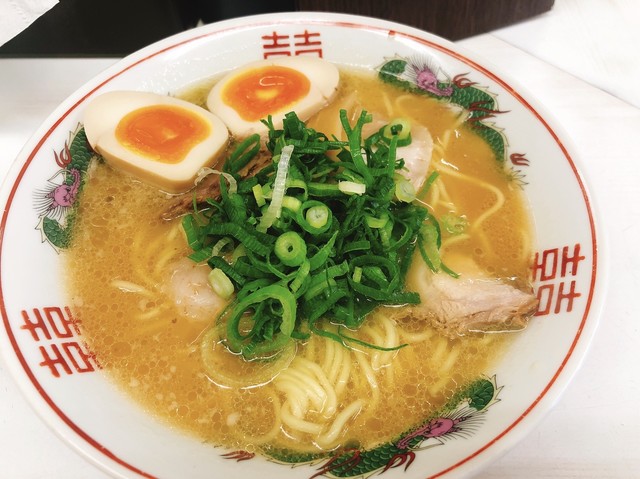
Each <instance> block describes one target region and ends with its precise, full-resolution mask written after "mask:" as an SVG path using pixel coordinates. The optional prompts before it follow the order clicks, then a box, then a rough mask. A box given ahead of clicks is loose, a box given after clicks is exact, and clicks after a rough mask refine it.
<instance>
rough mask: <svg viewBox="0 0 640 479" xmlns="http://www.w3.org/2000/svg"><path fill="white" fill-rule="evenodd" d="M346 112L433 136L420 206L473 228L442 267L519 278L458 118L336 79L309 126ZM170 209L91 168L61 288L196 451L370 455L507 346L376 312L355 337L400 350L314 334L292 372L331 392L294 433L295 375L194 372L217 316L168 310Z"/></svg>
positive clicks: (478, 156) (239, 365) (505, 206)
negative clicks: (355, 451)
mask: <svg viewBox="0 0 640 479" xmlns="http://www.w3.org/2000/svg"><path fill="white" fill-rule="evenodd" d="M203 91H208V88H202V89H196V90H193V91H192V92H191V93H190V94H187V95H186V97H188V99H190V101H194V102H196V103H198V102H201V99H202V92H203ZM345 107H346V108H348V109H349V111H350V112H351V113H354V112H357V111H359V109H360V108H365V109H366V110H367V111H370V112H373V113H374V116H375V115H376V114H379V115H382V116H384V117H387V118H394V117H399V116H403V117H409V118H411V119H412V120H413V121H415V122H418V123H420V124H423V125H424V126H426V127H427V128H428V129H429V131H430V132H431V135H432V136H433V138H434V141H435V142H436V145H439V146H437V147H436V149H435V151H434V155H433V158H432V165H431V168H432V169H433V168H436V169H438V170H440V177H439V179H438V180H437V182H436V183H435V184H434V188H432V189H430V191H429V196H428V197H427V198H425V201H426V202H427V203H430V204H432V206H433V209H434V212H435V214H436V215H437V216H440V215H442V214H445V213H451V212H455V213H456V214H464V215H465V216H466V218H467V219H468V221H469V223H470V225H471V226H470V227H469V229H468V233H469V234H468V235H462V236H459V237H456V236H450V237H448V238H445V240H444V243H443V249H442V251H443V257H444V260H445V261H446V260H447V258H448V257H453V256H464V257H469V258H473V259H474V261H475V262H476V263H477V264H478V265H479V266H480V267H481V268H482V269H483V270H484V271H486V272H488V273H490V274H492V275H495V276H499V277H521V278H527V275H528V267H529V259H530V258H529V254H530V248H531V246H530V242H531V240H530V237H531V236H530V226H529V223H528V221H529V220H528V216H527V211H526V206H525V203H524V200H523V198H522V195H521V192H520V191H519V189H518V188H516V187H514V186H513V184H512V183H510V182H509V181H508V180H507V178H506V175H505V173H504V172H503V171H502V170H501V169H500V168H499V165H498V164H497V163H496V161H495V158H494V156H493V153H492V151H491V150H490V148H489V147H488V146H487V145H486V144H485V143H484V142H483V141H482V140H481V139H480V138H479V137H478V136H476V134H475V133H474V132H473V131H471V130H469V129H468V128H467V127H466V126H464V125H461V122H460V117H459V113H460V112H459V111H457V110H455V109H454V108H451V107H450V106H449V105H448V104H447V103H444V102H439V101H436V100H434V99H431V98H427V97H417V96H413V95H409V94H406V93H403V92H399V91H398V90H396V89H394V88H393V87H391V86H388V85H385V84H381V83H380V82H379V81H378V80H376V79H375V78H372V77H369V76H366V75H362V74H358V73H354V72H342V78H341V86H340V91H339V94H338V97H337V98H336V100H334V102H333V103H332V105H330V106H329V107H327V108H326V109H324V110H323V111H322V112H320V113H319V114H318V115H317V116H316V117H315V118H313V119H312V120H311V121H310V122H309V125H310V126H313V127H314V128H317V129H318V130H320V131H325V132H330V131H336V132H337V129H336V126H335V122H336V121H337V118H338V110H339V109H340V108H345ZM354 114H355V113H354ZM447 138H448V140H447ZM443 143H446V145H445V146H442V145H443ZM448 165H455V167H456V169H451V168H449V167H448ZM487 185H490V186H487ZM496 191H498V192H499V194H500V195H502V197H503V199H504V201H502V205H501V207H500V208H499V211H497V212H495V214H490V215H488V214H487V211H489V212H491V210H492V209H495V207H496V203H497V201H498V200H497V199H496V198H497V194H498V193H497V192H496ZM168 201H169V198H168V197H167V195H165V194H163V193H161V192H159V191H158V190H156V189H155V188H153V187H150V186H147V185H145V184H142V183H140V182H138V181H135V180H133V179H131V178H130V177H128V176H125V175H123V174H121V173H120V172H118V171H115V170H113V169H111V168H109V167H108V166H106V165H105V164H104V163H96V165H95V166H94V167H93V168H92V170H91V172H90V178H89V180H88V181H87V183H86V185H85V187H84V190H83V192H82V200H81V202H80V207H79V212H78V215H77V223H76V226H75V227H76V231H75V236H74V241H73V245H72V247H71V248H70V250H69V252H68V255H67V256H66V262H67V264H66V266H67V267H66V270H67V271H68V284H69V288H68V289H69V292H70V295H71V302H72V304H73V305H74V308H75V311H76V315H77V317H78V318H79V319H80V321H81V324H82V328H83V332H84V335H85V337H86V338H87V339H88V342H89V344H90V347H91V349H92V350H93V351H94V352H95V354H96V356H97V358H98V360H99V362H100V363H101V364H102V365H103V367H104V370H105V371H107V372H108V373H109V375H110V376H111V377H113V378H114V380H115V381H116V382H117V383H118V385H119V386H120V387H122V388H123V389H125V390H126V391H127V392H128V393H129V394H130V395H131V396H132V397H133V398H135V400H136V401H138V402H139V403H140V404H142V405H143V406H144V407H145V408H146V409H147V410H149V411H150V412H152V413H153V414H155V415H157V416H158V417H160V418H163V419H164V420H166V421H168V423H170V424H171V425H175V426H177V427H179V428H181V429H184V430H187V431H190V432H192V433H193V434H195V435H196V436H197V437H198V438H200V439H201V440H203V441H207V442H210V443H212V444H214V445H224V446H226V447H229V448H232V449H243V450H246V451H260V450H263V451H268V450H269V449H270V448H285V449H288V450H293V451H298V452H318V451H322V450H331V449H334V448H336V447H339V446H342V445H347V444H348V445H351V446H353V445H358V446H360V447H364V448H370V447H372V446H375V445H376V444H378V443H381V442H384V441H388V440H390V439H392V438H394V437H397V436H398V435H399V434H400V433H402V432H404V431H406V430H408V429H410V428H411V427H413V426H415V425H416V424H418V423H420V421H422V420H424V419H425V418H427V417H428V416H429V414H431V413H432V412H433V411H434V410H435V409H437V408H438V407H440V406H442V404H444V403H445V401H446V400H447V399H448V398H449V397H450V396H451V394H452V393H453V391H454V390H455V389H456V387H458V386H461V385H463V384H465V383H466V382H468V381H471V380H474V379H476V378H477V377H478V376H479V375H482V374H486V373H488V372H489V371H490V370H491V365H492V364H494V363H495V361H496V360H497V358H498V357H499V356H500V355H501V354H502V352H503V351H504V350H505V348H506V345H507V344H508V342H509V335H507V334H487V335H470V336H466V337H461V338H457V339H448V338H446V337H444V336H442V335H441V334H439V333H438V332H437V331H436V330H434V329H433V328H431V327H430V326H429V325H428V324H426V323H425V321H424V319H423V318H411V319H406V318H405V319H403V321H402V323H399V322H396V321H395V320H394V319H393V318H394V316H395V315H396V313H397V311H396V309H397V308H389V309H386V310H385V309H381V310H379V311H377V312H375V313H373V317H372V318H371V319H369V320H368V322H366V323H365V326H364V327H363V328H362V329H361V330H360V331H359V332H358V333H357V334H358V335H359V337H360V338H363V339H366V340H369V341H379V342H382V343H384V342H390V343H393V342H394V341H395V344H399V343H408V344H409V345H408V346H407V347H404V348H402V349H400V350H398V351H393V352H381V351H374V350H370V349H367V348H360V349H346V348H343V347H342V346H339V345H337V344H336V343H334V342H333V341H331V340H328V339H326V338H322V337H312V338H311V339H310V340H308V341H306V342H305V343H304V344H301V345H299V346H298V350H297V352H296V358H295V359H294V360H293V362H292V363H291V366H290V369H292V370H293V369H297V371H298V372H301V373H302V374H303V375H305V374H306V377H315V376H314V374H316V372H317V370H318V368H320V369H322V370H323V371H325V376H326V379H328V380H329V381H330V382H331V383H332V384H334V385H335V390H334V393H335V394H334V396H335V397H333V396H331V397H330V398H329V399H327V398H324V399H323V400H322V401H320V403H319V404H315V403H314V397H313V396H312V397H310V398H307V403H308V404H307V407H308V413H307V414H306V415H305V416H304V421H303V422H304V423H300V424H299V425H298V426H296V427H295V428H292V427H290V426H289V424H292V423H290V422H287V423H286V424H285V425H283V424H284V423H283V418H284V419H286V418H287V417H288V416H287V415H291V414H293V413H295V408H296V407H302V406H300V404H297V403H295V401H294V400H292V399H291V397H293V396H292V395H294V396H295V394H297V393H296V391H298V389H300V387H301V386H300V383H299V382H297V383H296V380H295V378H294V377H293V376H291V377H289V376H287V375H286V374H285V372H283V373H282V374H281V375H280V376H278V377H277V378H276V379H275V380H273V381H269V382H267V383H266V384H264V385H260V386H255V387H248V388H238V387H230V386H229V385H228V384H226V385H218V384H216V382H219V381H217V380H216V378H211V377H209V376H208V375H207V374H206V372H205V370H204V369H203V364H202V358H201V352H200V349H199V341H200V339H201V337H202V335H203V334H204V332H205V331H206V330H207V329H209V327H210V325H211V323H212V322H213V321H214V320H215V314H211V313H208V314H207V313H205V314H201V313H198V314H191V315H190V314H187V313H189V311H188V308H189V306H188V305H185V304H183V303H181V302H180V301H178V302H177V301H176V297H178V296H176V294H175V292H173V290H172V288H173V287H174V285H173V284H172V282H171V278H172V275H173V274H175V271H176V269H177V268H180V267H181V266H179V265H181V264H182V263H181V261H180V260H181V259H182V258H184V257H185V256H187V255H188V254H189V253H190V251H189V249H188V247H187V245H186V244H185V241H184V237H183V235H182V232H181V231H180V226H179V225H180V222H179V219H178V220H173V221H165V220H162V219H161V213H162V211H163V210H164V209H165V208H166V206H167V203H168ZM186 291H188V290H186ZM185 308H186V309H185ZM354 334H356V333H354ZM256 367H257V366H256V365H255V364H251V363H246V362H244V361H239V360H233V359H230V360H229V361H227V362H226V363H225V368H226V370H225V375H226V376H229V377H236V376H237V377H239V378H242V377H243V376H245V375H247V374H252V372H253V371H254V370H255V368H256ZM318 374H319V373H318ZM316 383H317V384H322V381H321V380H320V379H318V381H316ZM316 383H314V384H313V385H311V386H310V387H316ZM329 403H331V404H329ZM296 404H297V405H296ZM349 408H351V409H353V411H351V412H352V414H347V412H349V411H347V410H348V409H349ZM341 412H343V413H344V414H343V415H342V416H340V413H341ZM294 415H295V414H294ZM345 418H346V419H345ZM342 420H344V421H342ZM340 421H342V422H344V424H343V426H344V427H339V426H340V424H341V423H340ZM285 422H286V421H285ZM296 424H297V423H296ZM318 431H320V432H318Z"/></svg>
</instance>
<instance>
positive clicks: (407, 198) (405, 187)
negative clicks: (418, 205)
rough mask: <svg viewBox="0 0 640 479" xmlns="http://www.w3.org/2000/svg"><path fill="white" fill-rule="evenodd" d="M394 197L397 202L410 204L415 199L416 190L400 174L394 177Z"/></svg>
mask: <svg viewBox="0 0 640 479" xmlns="http://www.w3.org/2000/svg"><path fill="white" fill-rule="evenodd" d="M395 184H396V189H395V195H396V198H397V199H398V201H402V202H404V203H411V202H412V201H413V200H415V199H416V189H415V188H414V186H413V183H411V182H410V181H409V180H407V179H406V178H405V177H404V176H402V175H400V174H396V175H395Z"/></svg>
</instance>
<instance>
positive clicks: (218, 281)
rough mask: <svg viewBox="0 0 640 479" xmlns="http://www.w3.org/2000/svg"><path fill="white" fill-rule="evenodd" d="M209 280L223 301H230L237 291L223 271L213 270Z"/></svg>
mask: <svg viewBox="0 0 640 479" xmlns="http://www.w3.org/2000/svg"><path fill="white" fill-rule="evenodd" d="M207 279H208V280H209V285H211V287H212V288H213V291H214V292H215V293H216V294H217V295H218V296H219V297H221V298H222V299H229V298H230V297H231V295H232V294H233V292H234V291H235V288H234V287H233V283H232V282H231V280H230V279H229V277H228V276H227V275H226V274H224V271H222V270H221V269H218V268H213V269H212V270H211V272H210V273H209V275H208V277H207Z"/></svg>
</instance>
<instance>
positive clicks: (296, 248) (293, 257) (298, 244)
mask: <svg viewBox="0 0 640 479" xmlns="http://www.w3.org/2000/svg"><path fill="white" fill-rule="evenodd" d="M273 251H274V252H275V253H276V256H277V257H278V259H279V260H280V261H282V263H283V264H285V265H286V266H300V265H301V264H302V262H303V261H304V260H305V259H306V258H307V244H306V243H305V242H304V240H303V239H302V238H301V237H300V235H299V234H298V233H296V232H295V231H287V232H286V233H282V234H281V235H280V236H278V239H277V240H276V244H275V248H274V250H273Z"/></svg>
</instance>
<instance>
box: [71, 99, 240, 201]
mask: <svg viewBox="0 0 640 479" xmlns="http://www.w3.org/2000/svg"><path fill="white" fill-rule="evenodd" d="M154 105H174V106H179V107H182V108H184V109H187V110H189V111H191V112H193V113H195V114H196V115H197V116H198V117H199V118H201V119H202V120H203V121H204V122H206V123H207V124H208V125H209V127H210V130H211V132H210V134H209V135H208V136H207V137H206V138H205V139H203V140H202V141H201V142H200V143H198V144H196V145H195V146H193V148H191V150H190V151H189V152H188V153H187V154H186V155H185V157H184V158H183V159H182V161H180V162H178V163H163V162H160V161H156V160H154V159H151V158H149V157H147V156H145V155H143V154H140V153H137V152H135V151H133V150H132V149H130V148H127V147H126V146H124V145H122V144H121V143H120V142H119V141H118V139H117V138H116V134H115V132H116V127H117V125H118V123H119V122H120V120H122V118H124V117H125V116H126V115H127V114H128V113H130V112H132V111H135V110H137V109H139V108H143V107H148V106H154ZM84 128H85V132H86V135H87V140H88V141H89V144H90V145H91V147H92V148H93V149H94V150H95V151H96V152H98V153H99V154H100V155H102V156H103V157H104V158H105V160H106V161H107V162H108V163H110V164H111V165H112V166H114V167H116V168H119V169H121V170H124V171H126V172H128V173H130V174H132V175H133V176H135V177H137V178H139V179H141V180H142V181H144V182H146V183H149V184H151V185H154V186H156V187H157V188H159V189H161V190H163V191H166V192H169V193H182V192H184V191H187V190H189V189H190V188H191V187H193V185H194V180H195V178H196V177H197V174H198V171H199V170H200V169H201V168H202V167H205V166H211V165H212V164H213V163H214V162H215V161H216V160H217V158H218V157H219V155H220V154H221V153H222V152H223V151H224V150H225V148H226V146H227V143H228V138H229V132H228V130H227V127H226V126H225V124H224V123H223V122H222V121H221V120H220V119H219V118H218V117H217V116H215V115H214V114H212V113H211V112H209V111H207V110H206V109H204V108H201V107H199V106H197V105H194V104H193V103H189V102H187V101H184V100H180V99H178V98H174V97H170V96H166V95H159V94H156V93H149V92H139V91H113V92H108V93H104V94H102V95H100V96H98V97H96V98H95V99H93V100H92V101H91V102H90V103H89V104H88V105H87V108H86V110H85V112H84Z"/></svg>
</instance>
